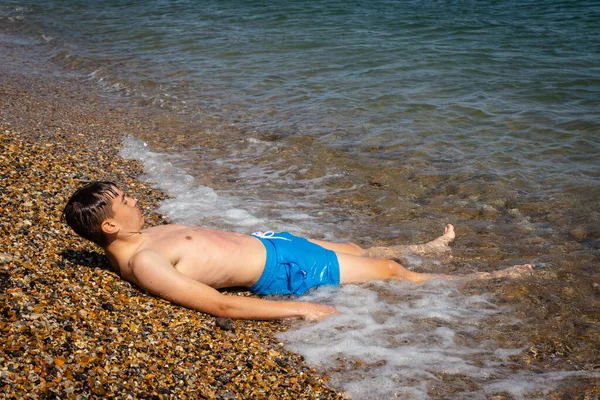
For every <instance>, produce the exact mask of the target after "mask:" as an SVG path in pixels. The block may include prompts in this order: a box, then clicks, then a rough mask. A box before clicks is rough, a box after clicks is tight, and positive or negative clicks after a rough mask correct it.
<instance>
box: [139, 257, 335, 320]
mask: <svg viewBox="0 0 600 400" xmlns="http://www.w3.org/2000/svg"><path fill="white" fill-rule="evenodd" d="M130 266H131V269H132V272H133V281H134V283H136V284H137V285H138V286H140V287H141V288H142V289H144V290H146V291H148V292H150V293H152V294H154V295H157V296H159V297H161V298H163V299H165V300H168V301H171V302H173V303H175V304H178V305H181V306H184V307H187V308H191V309H194V310H198V311H202V312H205V313H207V314H211V315H214V316H217V317H228V318H240V319H260V320H268V319H281V318H290V317H302V318H306V319H309V320H321V319H324V318H326V317H328V316H329V315H331V314H334V313H336V312H337V311H336V309H335V307H332V306H326V305H322V304H315V303H308V302H299V301H272V300H265V299H260V298H254V297H245V296H226V295H223V294H221V293H220V292H219V291H218V290H216V289H214V288H212V287H210V286H208V285H205V284H204V283H201V282H198V281H196V280H194V279H192V278H190V277H188V276H186V275H184V274H182V273H181V272H179V271H177V270H176V269H175V268H173V266H172V265H171V264H170V263H169V262H168V261H167V260H165V259H164V258H163V257H162V256H161V255H160V254H159V253H157V252H155V251H153V250H142V251H140V252H139V253H137V254H136V255H135V256H134V257H133V258H132V260H131V264H130Z"/></svg>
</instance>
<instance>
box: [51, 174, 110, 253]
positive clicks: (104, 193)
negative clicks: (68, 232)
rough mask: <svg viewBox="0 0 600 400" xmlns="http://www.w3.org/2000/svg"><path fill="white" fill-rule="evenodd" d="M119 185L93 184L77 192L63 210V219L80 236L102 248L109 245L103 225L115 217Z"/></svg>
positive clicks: (108, 183) (107, 183)
mask: <svg viewBox="0 0 600 400" xmlns="http://www.w3.org/2000/svg"><path fill="white" fill-rule="evenodd" d="M117 190H118V189H117V185H115V184H114V183H112V182H107V181H105V182H92V183H89V184H87V185H85V186H84V187H82V188H80V189H79V190H77V191H76V192H75V193H74V194H73V195H72V196H71V198H70V199H69V201H68V202H67V205H66V206H65V209H64V210H63V214H62V216H63V218H64V219H65V221H66V222H67V224H68V225H69V226H70V227H71V228H72V229H73V230H74V231H75V233H77V234H78V235H79V236H82V237H84V238H85V239H88V240H91V241H92V242H94V243H96V244H97V245H98V246H100V247H106V246H107V245H108V239H107V237H106V234H105V233H104V231H103V230H102V223H103V222H104V221H105V220H107V219H109V218H112V217H113V209H112V205H113V199H114V198H115V197H117V196H118V195H119V194H118V193H117Z"/></svg>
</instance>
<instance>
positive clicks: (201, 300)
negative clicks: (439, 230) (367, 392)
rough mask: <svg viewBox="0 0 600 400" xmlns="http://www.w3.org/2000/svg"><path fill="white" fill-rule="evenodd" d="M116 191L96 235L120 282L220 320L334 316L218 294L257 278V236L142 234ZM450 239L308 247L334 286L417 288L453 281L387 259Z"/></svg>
mask: <svg viewBox="0 0 600 400" xmlns="http://www.w3.org/2000/svg"><path fill="white" fill-rule="evenodd" d="M115 189H116V192H117V194H118V196H116V197H114V198H112V211H113V216H112V217H111V218H108V219H106V220H105V221H104V222H103V223H102V230H103V232H104V233H105V234H106V235H107V237H108V245H107V246H106V248H105V250H106V254H107V256H108V259H109V261H110V263H111V264H112V266H113V267H114V268H115V269H116V270H117V271H119V273H120V274H121V276H122V277H123V279H125V280H127V281H130V282H132V283H134V284H136V285H137V286H139V287H140V288H142V289H144V290H146V291H148V292H149V293H152V294H154V295H157V296H159V297H161V298H164V299H166V300H169V301H171V302H173V303H176V304H179V305H181V306H184V307H188V308H191V309H194V310H198V311H202V312H206V313H208V314H212V315H215V316H219V317H229V318H243V319H262V320H267V319H281V318H293V317H300V318H306V319H309V320H321V319H323V318H326V317H327V316H329V315H331V314H334V313H336V312H337V311H336V309H335V308H334V307H332V306H327V305H322V304H316V303H309V302H303V301H278V300H267V299H262V298H255V297H245V296H228V295H223V294H221V293H220V292H219V291H218V290H217V289H222V288H228V287H243V288H248V287H251V286H252V285H253V284H254V283H256V282H257V281H258V279H259V278H260V276H261V274H262V272H263V269H264V266H265V262H266V250H265V247H264V245H263V244H262V243H261V242H260V241H259V240H258V239H257V238H255V237H253V236H249V235H243V234H239V233H231V232H222V231H217V230H214V229H208V228H202V227H197V226H185V225H160V226H155V227H151V228H147V229H142V228H143V226H144V218H143V216H142V213H141V211H140V210H139V208H138V207H137V200H136V199H134V198H131V197H128V196H126V194H125V193H123V192H122V191H121V190H120V189H118V188H115ZM454 237H455V233H454V227H453V226H452V225H447V226H446V228H445V230H444V234H443V235H442V236H440V237H438V238H437V239H435V240H433V241H431V242H429V243H426V244H423V245H414V246H393V247H372V248H368V249H363V248H361V247H360V246H358V245H356V244H354V243H332V242H325V241H320V240H311V241H313V242H314V243H316V244H319V245H321V246H323V247H325V248H327V249H330V250H332V251H334V252H335V253H336V254H337V257H338V261H339V264H340V283H341V284H344V283H360V282H366V281H371V280H385V279H402V280H408V281H411V282H415V283H421V282H424V281H426V280H429V279H446V280H450V279H456V278H457V277H453V276H449V275H441V274H424V273H416V272H412V271H409V270H407V269H405V268H404V267H402V266H401V265H400V264H399V263H397V262H395V261H393V260H390V258H395V257H398V256H399V255H400V254H402V253H403V252H405V251H412V252H417V253H421V254H423V253H430V252H432V253H438V252H440V253H443V252H445V251H447V250H449V247H448V243H450V242H451V241H452V240H453V239H454ZM530 270H531V266H529V265H525V266H515V267H513V268H509V269H506V270H502V271H497V272H494V273H479V274H473V275H470V276H468V278H476V279H486V278H493V277H505V276H519V275H522V274H524V273H527V272H529V271H530ZM462 278H465V277H464V276H463V277H462Z"/></svg>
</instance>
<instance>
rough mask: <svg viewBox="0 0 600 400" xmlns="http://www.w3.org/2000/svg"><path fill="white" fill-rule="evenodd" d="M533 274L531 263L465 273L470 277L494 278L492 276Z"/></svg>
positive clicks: (519, 276)
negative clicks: (491, 270)
mask: <svg viewBox="0 0 600 400" xmlns="http://www.w3.org/2000/svg"><path fill="white" fill-rule="evenodd" d="M531 275H533V267H532V266H531V264H523V265H513V266H512V267H509V268H506V269H501V270H499V271H493V272H476V273H474V274H471V275H467V276H466V277H467V278H472V279H478V280H483V279H494V278H521V277H523V276H531Z"/></svg>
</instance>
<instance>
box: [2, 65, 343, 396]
mask: <svg viewBox="0 0 600 400" xmlns="http://www.w3.org/2000/svg"><path fill="white" fill-rule="evenodd" d="M5 54H6V53H5ZM11 55H12V54H11ZM3 58H4V57H3ZM21 62H22V63H26V62H27V60H25V61H21ZM30 62H33V63H35V62H36V61H35V60H31V61H30ZM13 64H17V62H16V61H15V60H14V59H13ZM48 69H49V70H51V67H49V68H48ZM28 72H29V71H26V72H25V73H23V74H21V73H18V72H9V71H1V72H0V93H1V94H2V97H3V106H2V107H1V108H0V142H1V143H2V148H3V151H2V154H1V155H0V158H1V163H0V168H1V172H0V174H2V177H3V185H2V192H1V194H2V203H1V206H0V208H1V210H2V215H3V220H2V241H1V243H0V253H2V257H0V262H1V263H0V297H1V300H2V304H3V306H2V310H1V315H2V339H1V343H2V348H3V354H2V356H1V357H0V360H1V363H0V364H1V365H2V369H0V388H1V389H2V392H3V393H5V394H7V398H25V397H30V396H34V397H35V396H39V397H53V396H60V397H63V398H76V397H77V396H79V395H82V396H84V398H87V397H115V396H117V397H127V396H129V395H131V396H132V397H133V398H148V397H152V398H173V397H174V398H189V397H192V398H197V397H202V398H258V397H261V398H263V397H264V398H268V397H271V396H273V397H276V398H293V399H296V398H326V399H338V398H343V394H342V393H340V392H337V391H336V390H334V389H331V388H329V387H328V386H327V385H326V383H325V382H326V380H327V378H326V377H324V376H322V375H320V374H319V373H318V372H317V371H316V370H314V369H313V368H310V367H308V366H307V365H306V363H304V361H303V359H302V357H301V356H299V355H297V354H294V353H292V352H289V351H287V350H285V349H284V348H283V346H282V344H281V343H279V342H278V341H277V340H276V339H275V338H274V334H275V333H277V332H279V331H281V330H284V329H286V325H285V323H282V322H261V321H242V320H232V321H227V323H225V324H223V323H220V322H219V321H217V319H216V318H214V317H212V316H208V315H206V314H202V313H199V312H196V311H192V310H188V309H185V308H182V307H179V306H175V305H172V304H170V303H168V302H166V301H163V300H160V299H157V298H155V297H153V296H150V295H147V294H145V293H143V292H142V291H140V290H138V289H137V288H135V287H133V286H132V285H130V284H129V283H127V282H125V281H123V280H121V279H120V278H119V277H118V275H117V274H115V273H114V272H112V271H111V270H110V268H109V266H108V264H107V261H106V259H105V256H104V255H103V254H101V253H100V252H99V249H98V248H97V247H95V246H94V245H92V244H88V243H86V242H84V240H83V239H80V238H78V237H76V236H75V234H73V233H72V232H70V229H69V228H68V227H67V226H66V225H65V224H64V223H63V222H62V221H60V214H61V212H62V207H63V206H64V204H65V202H66V200H67V199H68V197H69V196H70V194H71V193H72V192H73V191H74V190H75V189H76V188H78V187H79V186H81V184H83V183H84V182H86V181H89V180H97V179H101V180H105V179H107V180H114V181H116V182H119V183H122V184H123V185H124V186H126V187H127V189H128V191H129V192H131V193H132V195H134V196H136V197H138V198H140V199H143V200H142V208H143V213H144V216H145V217H146V220H147V223H148V225H156V224H160V223H164V222H165V218H164V217H163V216H161V215H158V214H156V213H150V212H149V210H155V209H157V206H158V204H159V203H160V201H161V200H163V199H164V198H165V194H164V193H162V192H160V191H158V190H156V189H153V188H151V187H150V185H149V184H147V183H144V182H142V181H141V180H139V179H138V177H139V176H140V175H141V174H142V173H143V168H142V167H141V165H140V164H138V163H137V162H135V161H131V160H125V159H122V158H121V157H120V156H119V148H120V146H121V141H122V138H123V135H124V133H125V132H127V133H132V134H134V135H135V133H136V132H137V131H142V130H144V129H154V128H153V125H152V122H151V121H149V120H145V119H144V120H143V122H142V119H143V118H145V117H144V116H140V115H136V113H135V111H132V110H128V109H126V108H116V107H112V106H110V105H107V104H106V103H105V102H104V101H103V99H101V98H100V97H98V96H96V95H95V94H94V93H95V91H94V89H93V88H89V87H87V85H86V82H84V81H83V80H81V79H79V78H72V77H69V76H65V74H63V75H62V76H60V77H58V78H53V77H52V72H51V71H49V72H47V73H46V74H44V73H42V74H40V73H39V70H38V71H36V72H37V74H35V75H34V74H31V73H28ZM229 294H231V295H248V293H229Z"/></svg>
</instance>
